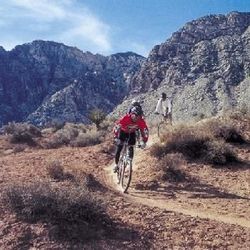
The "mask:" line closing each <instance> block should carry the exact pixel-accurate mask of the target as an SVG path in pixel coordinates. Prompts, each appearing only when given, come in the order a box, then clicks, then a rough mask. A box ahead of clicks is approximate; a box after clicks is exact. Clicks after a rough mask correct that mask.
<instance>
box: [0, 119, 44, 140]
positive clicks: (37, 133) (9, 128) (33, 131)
mask: <svg viewBox="0 0 250 250" xmlns="http://www.w3.org/2000/svg"><path fill="white" fill-rule="evenodd" d="M4 132H5V133H6V134H21V133H27V134H30V136H31V137H41V136H42V133H41V130H40V129H39V128H37V127H36V126H34V125H32V124H28V123H15V122H10V123H8V125H5V126H4Z"/></svg>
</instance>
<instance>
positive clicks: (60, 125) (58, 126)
mask: <svg viewBox="0 0 250 250" xmlns="http://www.w3.org/2000/svg"><path fill="white" fill-rule="evenodd" d="M64 125H65V121H63V120H60V119H54V120H52V121H51V122H50V123H48V124H47V125H46V127H52V128H53V129H54V132H56V131H57V130H59V129H62V128H63V127H64Z"/></svg>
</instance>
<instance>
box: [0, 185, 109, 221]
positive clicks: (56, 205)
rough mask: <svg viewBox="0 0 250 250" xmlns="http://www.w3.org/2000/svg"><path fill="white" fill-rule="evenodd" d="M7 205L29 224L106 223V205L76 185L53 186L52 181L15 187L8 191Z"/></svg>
mask: <svg viewBox="0 0 250 250" xmlns="http://www.w3.org/2000/svg"><path fill="white" fill-rule="evenodd" d="M3 200H4V203H5V205H6V206H7V207H8V208H9V209H11V210H12V211H14V212H15V213H16V214H17V215H18V216H19V217H20V218H22V219H24V220H28V221H34V222H36V221H39V220H46V221H50V222H54V223H62V222H63V223H76V224H78V223H82V222H84V223H87V224H88V225H89V226H91V225H94V224H98V223H102V222H103V221H105V218H107V216H106V215H105V206H104V205H103V203H102V202H101V201H100V200H98V199H97V198H95V197H94V196H93V195H92V194H91V193H90V192H88V191H86V190H84V189H83V188H82V187H80V186H76V185H73V184H72V185H71V184H68V185H63V186H60V188H59V187H57V186H52V185H51V183H49V182H45V181H43V182H41V181H38V182H35V183H31V184H22V185H13V186H9V187H7V188H6V189H5V190H4V193H3Z"/></svg>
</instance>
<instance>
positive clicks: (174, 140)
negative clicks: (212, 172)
mask: <svg viewBox="0 0 250 250" xmlns="http://www.w3.org/2000/svg"><path fill="white" fill-rule="evenodd" d="M211 139H212V136H211V135H210V134H209V133H207V132H205V131H202V130H199V129H197V128H196V127H195V126H180V127H177V128H175V129H174V130H172V131H170V132H169V133H168V134H165V141H164V143H165V146H164V150H162V153H164V154H168V153H173V152H178V153H182V154H183V155H185V156H187V157H190V158H191V159H197V158H200V157H201V155H202V152H203V151H204V150H205V149H206V145H205V143H206V142H207V141H209V140H211Z"/></svg>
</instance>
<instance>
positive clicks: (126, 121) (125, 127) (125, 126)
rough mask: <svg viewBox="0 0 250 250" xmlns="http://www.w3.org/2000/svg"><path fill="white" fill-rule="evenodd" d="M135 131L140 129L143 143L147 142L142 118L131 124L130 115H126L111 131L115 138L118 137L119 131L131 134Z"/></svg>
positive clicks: (145, 128)
mask: <svg viewBox="0 0 250 250" xmlns="http://www.w3.org/2000/svg"><path fill="white" fill-rule="evenodd" d="M137 129H140V131H141V134H142V138H143V141H144V142H147V141H148V127H147V125H146V122H145V120H144V119H143V118H142V117H140V118H139V119H138V120H137V121H136V122H133V121H132V119H131V114H126V115H125V116H123V117H122V118H121V119H120V120H118V121H117V122H116V126H115V127H114V130H113V131H114V133H115V137H118V135H119V131H120V130H122V131H124V132H125V133H133V132H135V131H136V130H137Z"/></svg>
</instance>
